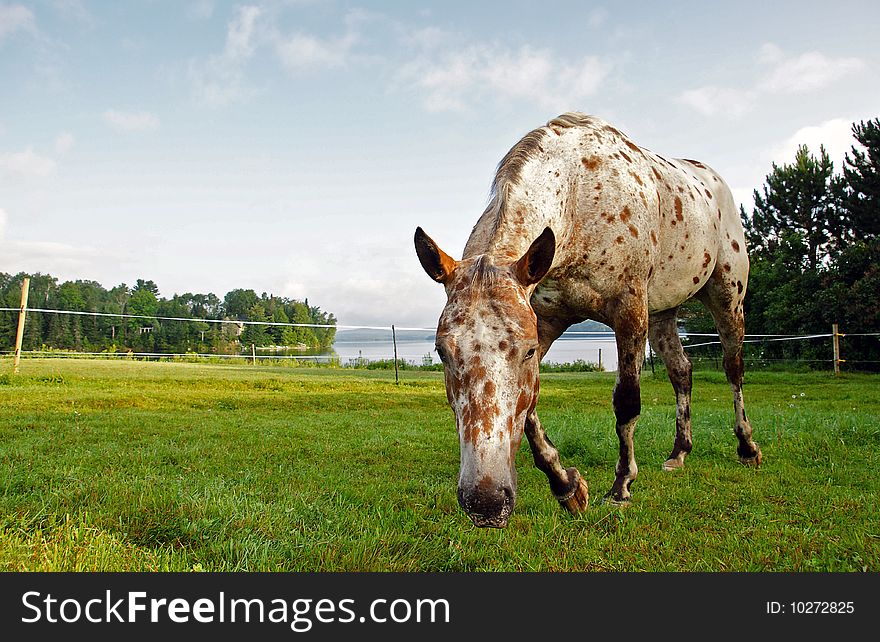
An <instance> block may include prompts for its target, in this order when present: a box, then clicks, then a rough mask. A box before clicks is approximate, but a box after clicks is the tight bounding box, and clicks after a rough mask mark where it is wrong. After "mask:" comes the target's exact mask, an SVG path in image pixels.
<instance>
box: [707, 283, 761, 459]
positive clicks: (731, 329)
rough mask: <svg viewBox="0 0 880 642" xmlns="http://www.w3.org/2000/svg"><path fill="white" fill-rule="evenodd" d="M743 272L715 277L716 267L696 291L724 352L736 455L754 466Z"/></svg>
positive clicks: (757, 456) (756, 452)
mask: <svg viewBox="0 0 880 642" xmlns="http://www.w3.org/2000/svg"><path fill="white" fill-rule="evenodd" d="M745 278H746V277H745V275H743V276H742V277H741V279H740V280H737V279H731V280H728V278H725V277H723V276H721V277H719V272H718V269H717V268H716V272H715V273H713V275H712V278H711V279H710V280H709V282H708V283H707V284H706V286H704V288H703V289H702V290H700V292H699V293H698V294H697V297H698V298H699V300H700V301H701V302H702V303H703V304H704V305H705V306H706V308H707V309H708V310H709V312H710V313H711V314H712V318H713V319H714V320H715V327H716V329H717V330H718V336H719V338H720V339H721V348H722V350H723V352H724V360H723V365H724V374H725V375H726V376H727V381H728V383H729V384H730V388H731V390H732V391H733V410H734V422H735V423H734V428H733V432H734V434H735V435H736V438H737V440H738V442H739V445H738V446H737V451H736V452H737V455H739V460H740V462H742V463H743V464H745V465H746V466H754V467H755V468H757V467H758V466H760V465H761V458H762V455H761V449H760V448H759V447H758V444H757V443H756V442H755V441H754V440H753V439H752V425H751V423H749V420H748V417H747V416H746V409H745V403H744V401H743V391H742V386H743V372H744V369H745V367H744V363H743V356H742V349H743V339H744V335H745V317H744V315H743V298H744V297H745V285H744V282H743V281H744V280H745Z"/></svg>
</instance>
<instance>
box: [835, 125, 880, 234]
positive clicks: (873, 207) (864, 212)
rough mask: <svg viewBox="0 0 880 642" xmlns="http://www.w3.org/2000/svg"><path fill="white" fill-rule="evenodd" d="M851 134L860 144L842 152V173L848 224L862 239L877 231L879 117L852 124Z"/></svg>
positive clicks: (879, 210)
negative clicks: (846, 191)
mask: <svg viewBox="0 0 880 642" xmlns="http://www.w3.org/2000/svg"><path fill="white" fill-rule="evenodd" d="M852 131H853V135H854V136H855V138H856V140H857V141H858V142H859V143H861V145H862V146H863V147H864V151H863V150H862V149H859V148H858V147H856V146H853V147H852V149H851V153H852V156H850V154H847V155H846V158H845V159H844V164H843V176H844V178H845V179H846V184H847V187H848V188H849V189H848V193H847V198H846V207H847V210H848V211H849V218H850V224H851V225H852V227H853V228H854V231H855V233H856V234H857V235H858V236H859V237H860V238H862V239H864V238H866V237H868V236H877V235H878V234H880V119H877V118H875V119H874V120H869V121H868V122H865V121H862V122H860V123H858V124H855V123H854V124H853V127H852Z"/></svg>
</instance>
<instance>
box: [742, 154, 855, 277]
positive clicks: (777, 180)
mask: <svg viewBox="0 0 880 642" xmlns="http://www.w3.org/2000/svg"><path fill="white" fill-rule="evenodd" d="M772 168H773V169H772V171H771V172H770V174H768V175H767V178H766V183H765V185H764V188H763V193H759V192H758V191H757V190H755V192H754V200H755V207H754V209H753V210H752V215H751V216H746V215H745V210H742V209H741V210H740V213H741V216H742V218H743V227H744V228H745V232H746V240H747V242H748V244H749V248H750V250H751V252H752V255H753V256H754V255H758V256H760V255H765V256H773V257H774V258H775V259H776V260H782V261H784V262H786V264H787V265H790V267H791V268H792V270H797V269H798V268H801V269H805V270H809V271H811V272H816V271H817V270H819V269H820V267H821V264H822V263H823V262H824V261H826V260H827V259H828V257H829V256H830V254H831V253H832V252H833V251H836V250H838V249H840V247H841V246H842V245H844V244H845V243H846V241H848V240H849V239H850V238H852V232H851V230H850V229H849V228H847V227H846V225H845V220H844V219H845V213H844V210H843V207H842V202H843V195H844V182H843V179H842V178H841V177H840V176H836V175H835V174H834V165H833V163H832V162H831V159H830V158H829V157H828V153H827V152H826V151H825V148H824V147H820V148H819V157H818V158H816V157H814V156H812V155H811V154H810V151H809V149H808V148H807V147H806V146H805V145H804V146H801V147H799V148H798V150H797V153H796V154H795V159H794V163H793V164H791V165H782V166H781V167H780V166H778V165H776V163H773V165H772Z"/></svg>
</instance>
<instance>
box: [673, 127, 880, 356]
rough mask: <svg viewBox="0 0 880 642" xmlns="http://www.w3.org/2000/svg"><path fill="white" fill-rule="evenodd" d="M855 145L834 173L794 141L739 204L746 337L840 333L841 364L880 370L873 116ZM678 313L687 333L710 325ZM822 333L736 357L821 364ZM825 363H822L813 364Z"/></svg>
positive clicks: (826, 344) (825, 345) (879, 212)
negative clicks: (748, 206) (746, 262)
mask: <svg viewBox="0 0 880 642" xmlns="http://www.w3.org/2000/svg"><path fill="white" fill-rule="evenodd" d="M852 133H853V136H854V138H855V141H857V142H858V145H853V146H852V147H851V149H850V151H849V152H848V153H847V154H846V155H845V157H844V161H843V167H842V171H841V172H835V169H834V164H833V163H832V162H831V159H830V158H829V156H828V153H827V152H826V150H825V148H824V146H820V147H819V150H818V155H814V154H813V153H811V151H810V150H809V148H808V147H806V146H801V147H800V148H799V149H798V150H797V153H796V154H795V157H794V159H793V161H792V162H791V163H789V164H782V165H777V164H775V163H774V164H773V165H772V168H771V171H770V173H769V174H768V175H767V177H766V180H765V183H764V185H763V187H762V189H761V190H760V191H758V190H755V191H754V194H753V198H754V206H753V208H752V211H751V212H746V210H745V208H743V207H742V206H741V207H740V217H741V219H742V222H743V227H744V228H745V233H746V241H747V243H748V248H749V259H750V262H751V270H750V275H749V285H748V290H747V292H746V298H745V302H744V309H745V315H746V333H747V334H788V333H790V334H798V335H808V334H827V333H829V332H830V331H831V326H832V324H833V323H838V324H839V325H840V331H841V332H842V333H845V334H846V335H847V336H845V337H844V339H843V340H842V350H841V354H842V357H843V358H845V359H846V363H847V366H848V367H851V368H855V369H863V370H880V337H869V336H868V337H866V336H856V335H860V334H867V333H877V332H880V296H878V295H880V120H878V119H877V118H874V119H873V120H869V121H861V122H858V123H853V125H852ZM682 319H683V322H684V325H685V328H686V329H687V330H690V331H692V332H707V331H712V328H713V326H712V321H711V319H710V318H709V317H708V315H707V314H706V313H705V312H704V311H703V310H702V309H701V308H697V307H695V306H692V305H690V304H689V305H688V306H687V308H686V313H685V314H683V315H682ZM830 344H831V341H830V339H827V338H822V339H813V340H799V341H780V342H761V343H759V344H747V346H746V356H747V357H755V358H763V359H768V360H776V359H779V360H789V359H790V360H803V361H806V362H809V363H814V364H816V365H818V366H820V367H827V366H828V365H829V364H828V363H827V362H829V361H830V360H831V358H832V357H831V348H830ZM823 362H826V363H823Z"/></svg>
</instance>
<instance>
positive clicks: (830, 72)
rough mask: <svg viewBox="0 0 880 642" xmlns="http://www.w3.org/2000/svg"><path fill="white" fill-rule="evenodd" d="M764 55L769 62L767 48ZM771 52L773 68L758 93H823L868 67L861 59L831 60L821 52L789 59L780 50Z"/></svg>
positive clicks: (764, 78) (759, 84) (760, 84)
mask: <svg viewBox="0 0 880 642" xmlns="http://www.w3.org/2000/svg"><path fill="white" fill-rule="evenodd" d="M770 47H772V45H770ZM762 51H763V54H764V59H765V60H766V59H767V54H768V50H767V45H765V48H764V49H763V50H762ZM769 51H770V55H771V60H772V61H773V62H772V65H773V68H772V69H771V70H770V71H769V72H768V73H767V74H766V75H765V76H764V77H763V79H762V80H761V81H760V82H759V83H758V89H760V90H763V91H768V92H773V93H798V92H803V91H812V90H815V89H822V88H823V87H827V86H828V85H830V84H832V83H833V82H835V81H837V80H839V79H840V78H842V77H844V76H848V75H850V74H853V73H856V72H859V71H861V70H863V69H864V68H865V63H864V61H863V60H861V59H860V58H851V57H849V58H847V57H844V58H829V57H828V56H825V55H823V54H821V53H819V52H818V51H810V52H807V53H804V54H801V55H800V56H791V57H785V56H784V55H783V54H782V52H781V51H780V50H778V48H777V49H776V50H773V49H770V50H769Z"/></svg>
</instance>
